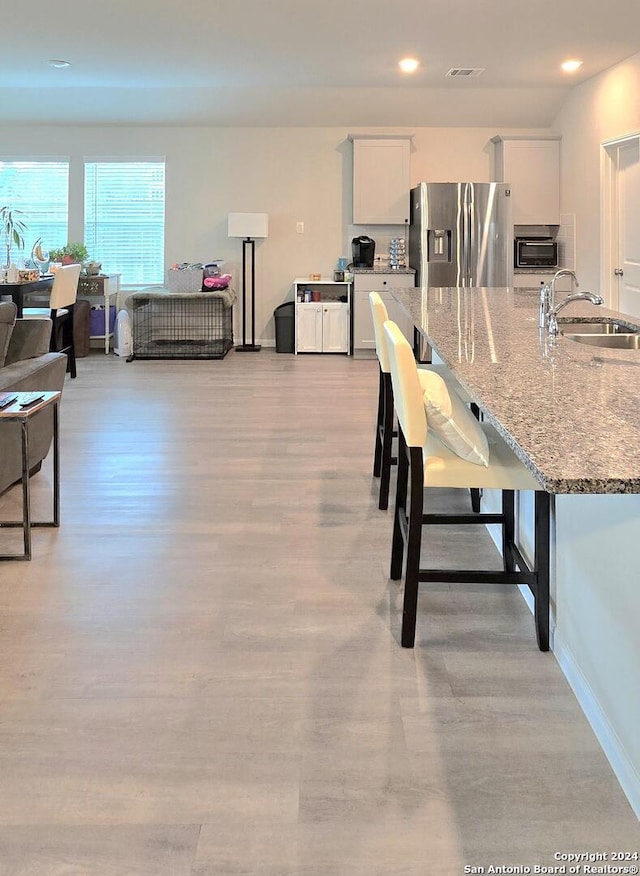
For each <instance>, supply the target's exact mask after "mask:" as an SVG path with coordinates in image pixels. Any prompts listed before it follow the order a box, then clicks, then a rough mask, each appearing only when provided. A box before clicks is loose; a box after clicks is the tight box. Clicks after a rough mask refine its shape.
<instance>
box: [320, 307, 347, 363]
mask: <svg viewBox="0 0 640 876" xmlns="http://www.w3.org/2000/svg"><path fill="white" fill-rule="evenodd" d="M322 352H323V353H348V352H349V308H348V305H346V304H323V305H322Z"/></svg>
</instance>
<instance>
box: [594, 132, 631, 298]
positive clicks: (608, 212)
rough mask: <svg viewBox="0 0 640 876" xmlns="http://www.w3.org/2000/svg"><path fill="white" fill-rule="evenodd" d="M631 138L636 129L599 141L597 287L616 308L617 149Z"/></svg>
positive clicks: (617, 287)
mask: <svg viewBox="0 0 640 876" xmlns="http://www.w3.org/2000/svg"><path fill="white" fill-rule="evenodd" d="M634 140H637V141H638V142H639V144H640V131H634V132H633V133H631V134H625V135H624V136H622V137H613V138H612V139H610V140H603V142H602V143H601V144H600V214H601V217H602V219H601V223H600V290H601V294H602V295H603V296H604V299H605V301H606V302H607V306H608V307H610V308H611V309H612V310H618V309H619V306H618V305H619V281H618V280H617V279H616V278H615V277H614V273H613V272H614V269H615V268H616V267H617V266H618V259H619V257H620V241H619V231H620V226H619V205H618V149H619V148H620V146H624V145H625V144H626V143H631V142H633V141H634Z"/></svg>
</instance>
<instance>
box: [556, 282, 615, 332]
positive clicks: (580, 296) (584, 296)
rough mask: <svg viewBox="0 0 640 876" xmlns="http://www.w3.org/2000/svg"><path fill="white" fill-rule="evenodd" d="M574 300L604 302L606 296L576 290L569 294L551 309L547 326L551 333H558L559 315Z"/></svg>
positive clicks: (592, 302) (594, 302)
mask: <svg viewBox="0 0 640 876" xmlns="http://www.w3.org/2000/svg"><path fill="white" fill-rule="evenodd" d="M556 276H557V275H556ZM572 301H589V302H590V303H591V304H604V298H603V297H602V296H601V295H594V294H593V292H574V294H573V295H567V297H566V298H565V299H564V300H563V301H560V302H559V304H556V305H555V306H554V307H552V308H551V310H550V311H549V318H548V321H547V326H548V328H549V334H550V335H557V334H558V320H557V316H558V314H559V313H560V311H561V310H564V308H565V307H566V306H567V304H571V302H572Z"/></svg>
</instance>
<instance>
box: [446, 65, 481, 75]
mask: <svg viewBox="0 0 640 876" xmlns="http://www.w3.org/2000/svg"><path fill="white" fill-rule="evenodd" d="M484 71H485V68H484V67H452V68H451V70H449V72H448V73H447V76H482V74H483V73H484Z"/></svg>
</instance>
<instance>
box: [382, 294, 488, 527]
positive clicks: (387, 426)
mask: <svg viewBox="0 0 640 876" xmlns="http://www.w3.org/2000/svg"><path fill="white" fill-rule="evenodd" d="M369 303H370V305H371V315H372V318H373V331H374V336H375V341H376V355H377V357H378V366H379V378H378V412H377V415H376V440H375V448H374V453H373V476H374V477H376V478H380V493H379V497H378V508H379V509H380V510H381V511H386V510H387V508H388V507H389V486H390V482H391V468H392V466H394V465H395V464H396V462H397V459H396V457H394V456H393V452H392V446H393V439H394V438H395V437H396V435H397V432H396V430H395V428H394V422H393V420H394V414H393V388H392V386H391V374H390V370H391V369H390V366H389V356H388V354H387V343H386V340H385V336H384V330H383V328H384V324H385V322H386V321H387V320H388V319H389V315H388V312H387V308H386V305H385V303H384V301H383V300H382V297H381V296H380V294H379V293H378V292H369ZM427 371H432V372H436V373H438V374H440V375H441V376H442V377H443V378H444V379H445V380H447V381H449V382H451V384H452V388H454V389H455V391H456V392H457V394H458V395H459V396H460V397H461V398H462V400H463V401H464V402H465V403H468V402H470V399H469V397H468V395H467V394H466V393H465V391H464V389H463V388H462V387H461V386H460V384H459V383H457V381H455V379H454V378H453V375H452V374H451V372H450V371H449V369H448V368H447V367H446V366H445V365H438V364H433V363H431V364H429V365H420V367H419V369H418V376H420V374H421V373H423V372H427ZM471 504H472V508H473V510H474V511H479V510H480V493H479V491H478V490H474V491H473V492H472V494H471Z"/></svg>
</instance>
